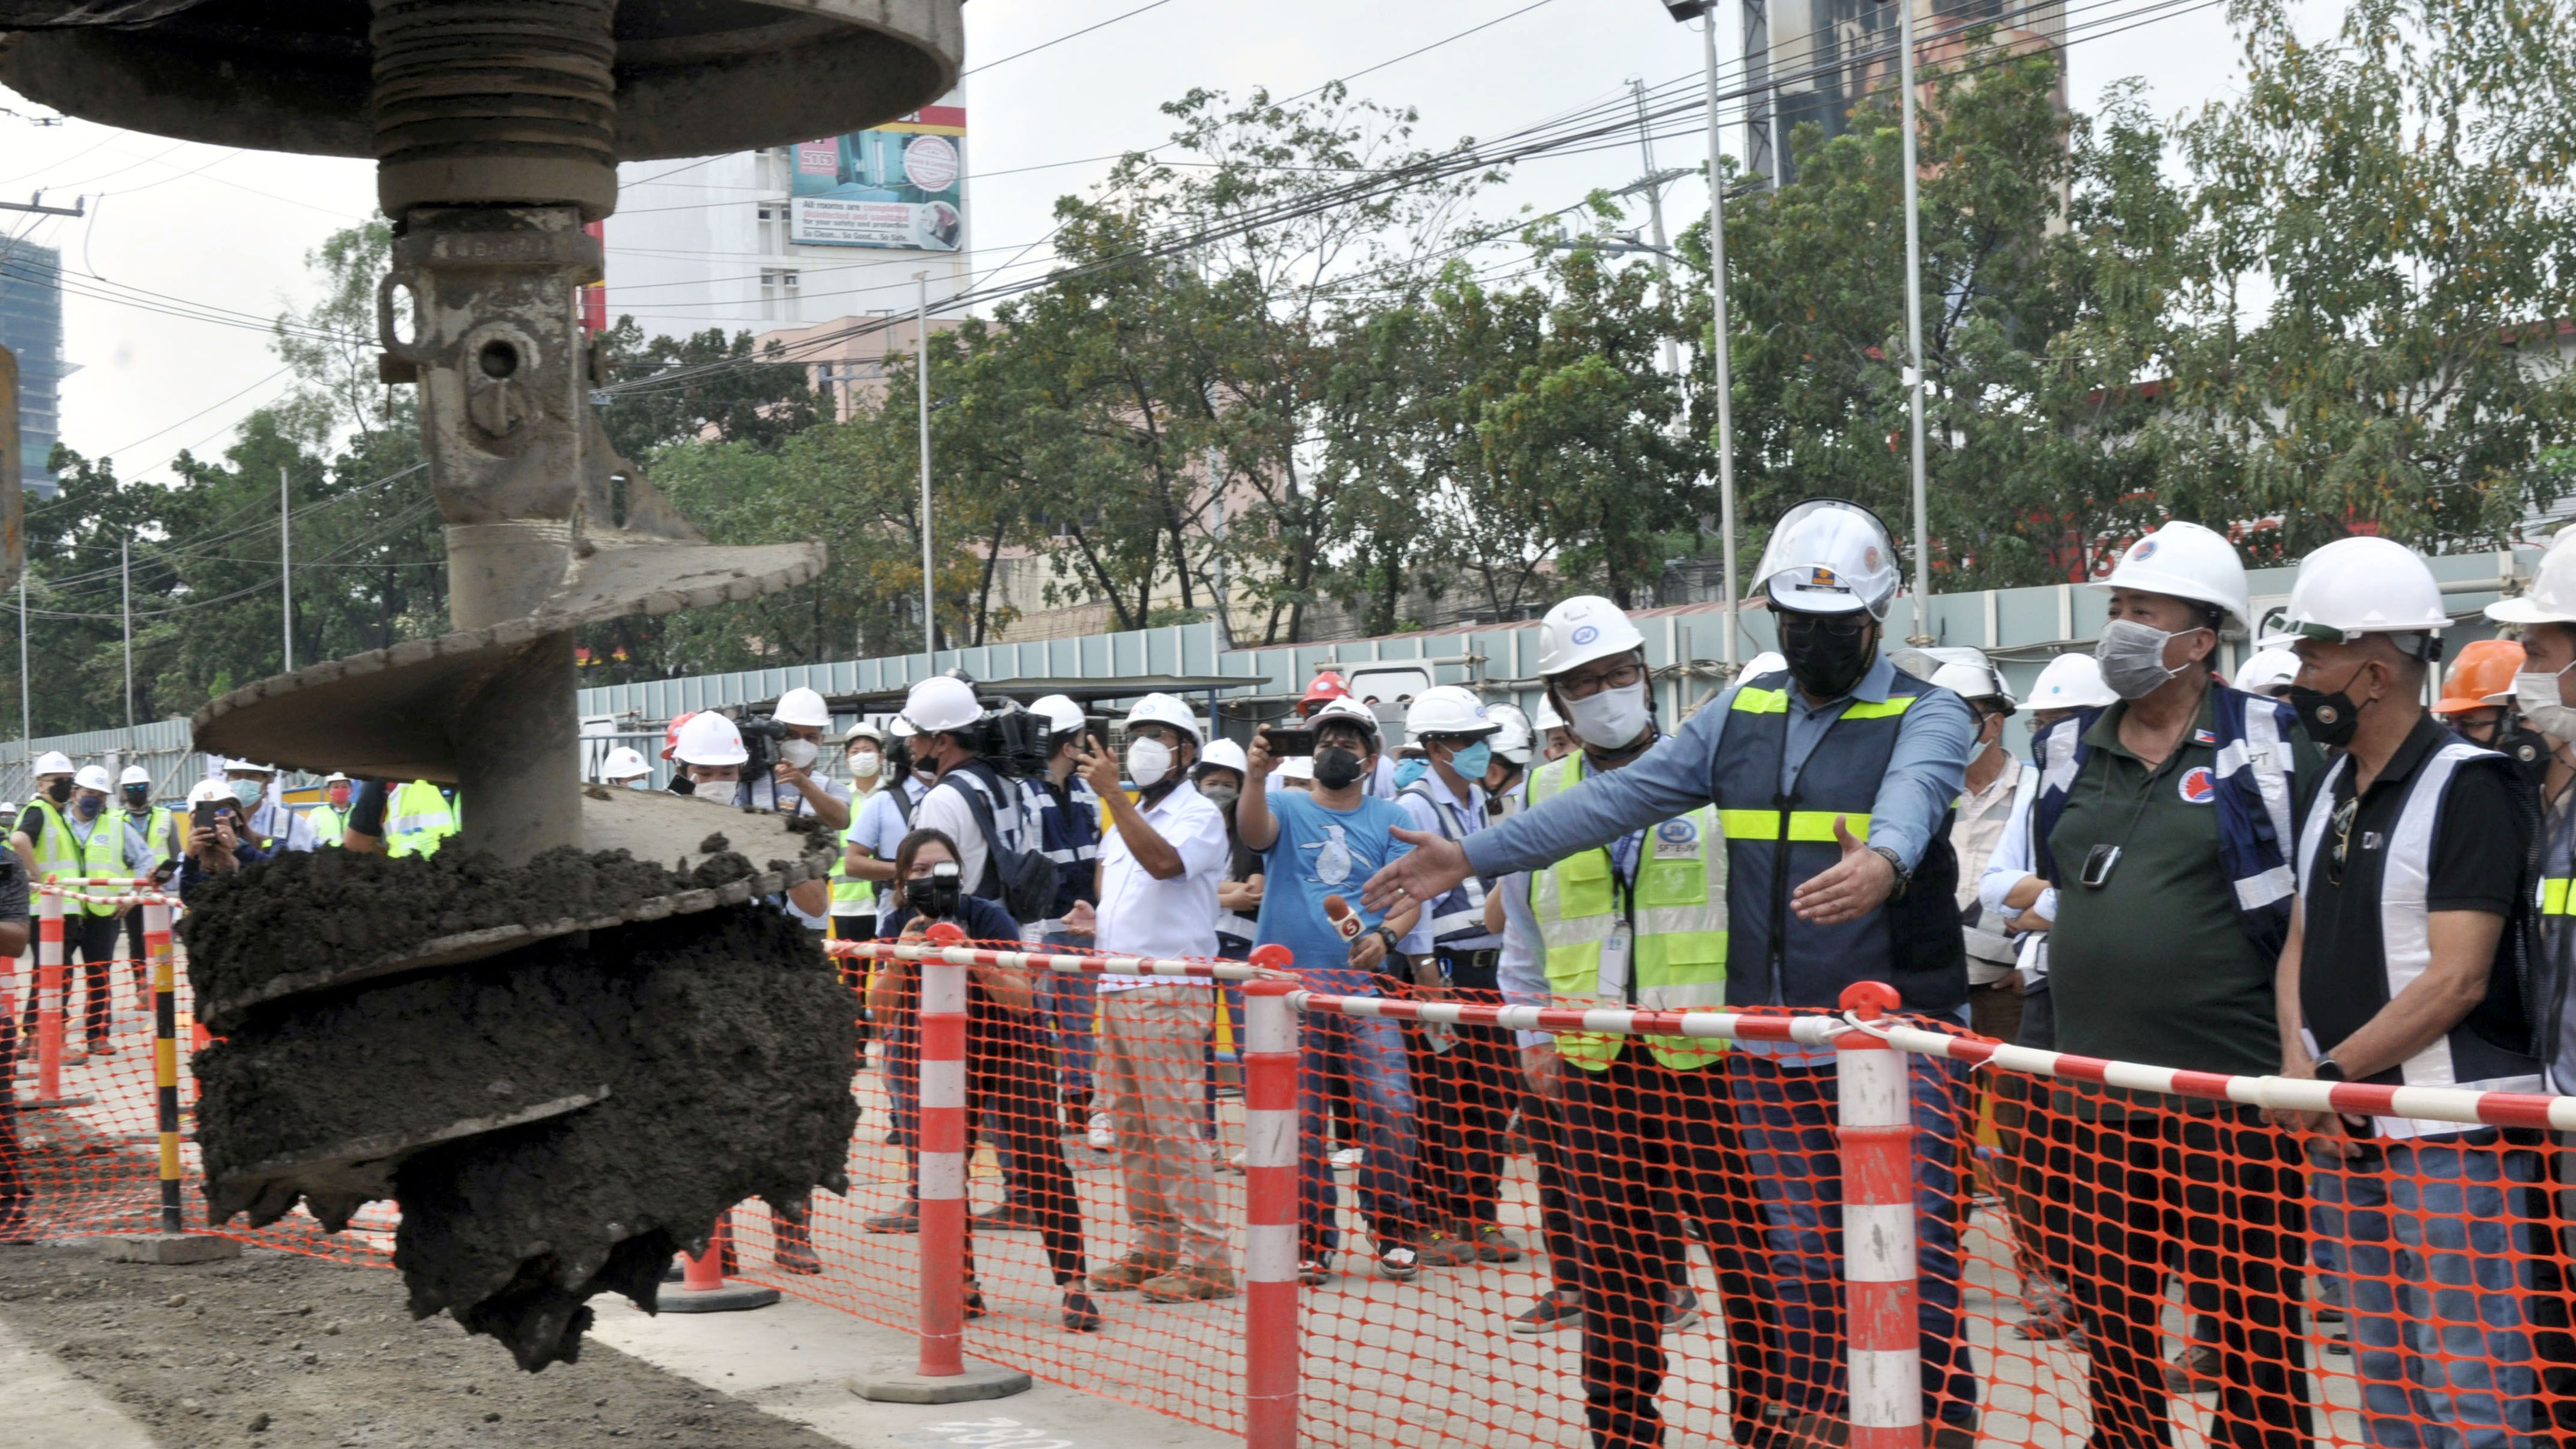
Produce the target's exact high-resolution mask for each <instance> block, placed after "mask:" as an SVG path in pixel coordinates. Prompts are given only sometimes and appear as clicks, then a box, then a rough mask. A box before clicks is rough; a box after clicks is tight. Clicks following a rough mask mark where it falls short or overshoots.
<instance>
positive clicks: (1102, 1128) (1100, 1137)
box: [1083, 1112, 1118, 1152]
mask: <svg viewBox="0 0 2576 1449" xmlns="http://www.w3.org/2000/svg"><path fill="white" fill-rule="evenodd" d="M1083 1140H1084V1141H1085V1142H1088V1143H1090V1144H1091V1150H1092V1151H1094V1152H1107V1151H1108V1150H1109V1149H1110V1148H1113V1147H1115V1146H1117V1145H1118V1134H1116V1133H1114V1132H1112V1131H1110V1130H1109V1114H1108V1113H1106V1112H1094V1113H1092V1114H1091V1127H1090V1130H1089V1131H1088V1132H1086V1133H1085V1134H1084V1135H1083Z"/></svg>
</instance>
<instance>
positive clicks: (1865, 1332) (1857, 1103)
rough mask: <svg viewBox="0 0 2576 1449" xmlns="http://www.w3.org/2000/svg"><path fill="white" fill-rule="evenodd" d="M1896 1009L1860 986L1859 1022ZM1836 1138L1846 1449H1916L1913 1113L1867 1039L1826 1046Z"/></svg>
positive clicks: (1899, 1068) (1893, 999) (1873, 985)
mask: <svg viewBox="0 0 2576 1449" xmlns="http://www.w3.org/2000/svg"><path fill="white" fill-rule="evenodd" d="M1898 1003H1899V998H1898V996H1897V994H1896V989H1895V988H1894V987H1891V986H1888V985H1886V984H1885V983H1883V982H1877V981H1863V982H1858V983H1856V984H1854V985H1853V986H1852V987H1851V988H1850V989H1848V990H1846V991H1845V992H1843V994H1842V1007H1843V1009H1844V1010H1845V1011H1848V1012H1851V1013H1852V1014H1853V1015H1854V1016H1855V1017H1856V1018H1857V1019H1858V1020H1860V1021H1864V1022H1870V1021H1876V1020H1877V1019H1878V1018H1879V1017H1880V1016H1882V1015H1884V1014H1885V1013H1887V1012H1889V1011H1892V1010H1894V1009H1895V1008H1896V1006H1897V1005H1898ZM1834 1068H1835V1101H1836V1108H1835V1122H1834V1137H1835V1140H1836V1142H1837V1143H1838V1144H1839V1145H1840V1147H1841V1151H1842V1166H1843V1292H1844V1295H1845V1298H1846V1301H1847V1302H1848V1303H1849V1304H1850V1331H1849V1335H1848V1339H1847V1342H1846V1345H1845V1346H1846V1348H1847V1350H1848V1352H1849V1353H1850V1356H1851V1363H1850V1371H1849V1373H1850V1382H1851V1449H1921V1446H1922V1444H1923V1314H1922V1306H1921V1304H1920V1302H1919V1301H1918V1293H1917V1289H1916V1286H1915V1276H1916V1272H1917V1266H1916V1255H1915V1243H1914V1110H1913V1104H1912V1102H1911V1101H1910V1100H1909V1083H1908V1081H1907V1079H1906V1056H1905V1054H1904V1053H1903V1052H1900V1051H1898V1050H1896V1049H1895V1048H1894V1047H1891V1046H1889V1045H1888V1044H1887V1043H1886V1042H1885V1041H1883V1040H1881V1039H1880V1038H1878V1037H1876V1036H1873V1035H1871V1034H1870V1033H1868V1032H1866V1031H1845V1032H1844V1033H1842V1034H1841V1035H1840V1036H1838V1037H1836V1038H1835V1039H1834Z"/></svg>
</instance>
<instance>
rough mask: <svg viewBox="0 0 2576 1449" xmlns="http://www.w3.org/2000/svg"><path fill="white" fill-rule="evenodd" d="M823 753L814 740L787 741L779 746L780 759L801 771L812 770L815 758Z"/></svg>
mask: <svg viewBox="0 0 2576 1449" xmlns="http://www.w3.org/2000/svg"><path fill="white" fill-rule="evenodd" d="M821 753H823V751H822V748H821V747H820V746H818V745H816V744H815V743H814V742H813V741H812V740H786V741H783V742H781V743H780V744H779V746H778V758H780V759H782V760H785V761H786V762H787V763H789V764H791V765H794V766H795V767H796V768H798V769H800V770H810V769H812V768H813V767H814V757H815V756H817V755H820V754H821Z"/></svg>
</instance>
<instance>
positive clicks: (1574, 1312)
mask: <svg viewBox="0 0 2576 1449" xmlns="http://www.w3.org/2000/svg"><path fill="white" fill-rule="evenodd" d="M1506 1326H1507V1327H1508V1328H1510V1329H1511V1331H1512V1332H1514V1333H1554V1332H1556V1331H1558V1330H1559V1329H1566V1328H1576V1329H1579V1328H1581V1327H1582V1326H1583V1300H1581V1299H1580V1298H1574V1297H1570V1296H1569V1297H1564V1298H1560V1297H1558V1296H1557V1295H1555V1294H1553V1293H1550V1294H1548V1295H1547V1296H1546V1297H1544V1298H1541V1299H1539V1301H1537V1302H1536V1303H1533V1304H1531V1305H1530V1306H1529V1308H1528V1310H1527V1311H1526V1312H1523V1313H1521V1314H1519V1315H1517V1316H1516V1317H1514V1318H1513V1319H1512V1321H1511V1322H1510V1323H1509V1324H1508V1325H1506Z"/></svg>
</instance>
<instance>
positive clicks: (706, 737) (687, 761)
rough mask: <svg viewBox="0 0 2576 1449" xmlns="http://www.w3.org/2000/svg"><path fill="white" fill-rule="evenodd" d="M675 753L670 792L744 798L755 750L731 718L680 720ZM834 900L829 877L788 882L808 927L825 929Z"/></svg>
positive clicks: (710, 715)
mask: <svg viewBox="0 0 2576 1449" xmlns="http://www.w3.org/2000/svg"><path fill="white" fill-rule="evenodd" d="M671 758H672V760H673V761H674V762H675V763H677V764H678V765H679V767H680V768H679V770H678V771H677V772H676V773H674V774H673V775H672V776H671V784H670V787H669V788H670V789H671V791H672V793H674V794H679V795H694V796H697V797H699V798H701V799H705V800H712V801H715V802H718V803H724V802H727V801H733V802H737V803H739V802H741V801H742V799H743V788H742V783H743V782H742V776H743V766H744V765H745V764H746V763H747V762H749V760H750V759H751V752H750V751H749V750H747V749H745V748H744V747H743V739H742V732H741V731H740V730H739V729H737V728H735V726H734V722H733V721H732V720H729V719H727V718H725V717H724V716H723V715H720V714H717V713H715V712H714V711H712V710H709V711H705V712H703V713H699V714H693V715H690V716H689V717H688V718H687V719H684V720H682V721H680V724H679V728H678V729H677V730H675V731H673V739H672V743H671ZM764 783H765V782H764ZM831 904H832V888H831V884H830V882H828V881H825V880H821V879H816V880H808V881H799V882H798V883H796V884H795V885H792V886H789V887H788V888H787V896H786V905H787V908H788V913H789V914H790V915H793V916H795V917H796V919H797V920H798V921H800V922H802V923H803V924H804V925H805V927H806V928H807V929H808V930H812V931H818V932H819V931H821V930H822V929H823V913H824V912H825V911H827V910H829V909H831Z"/></svg>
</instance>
